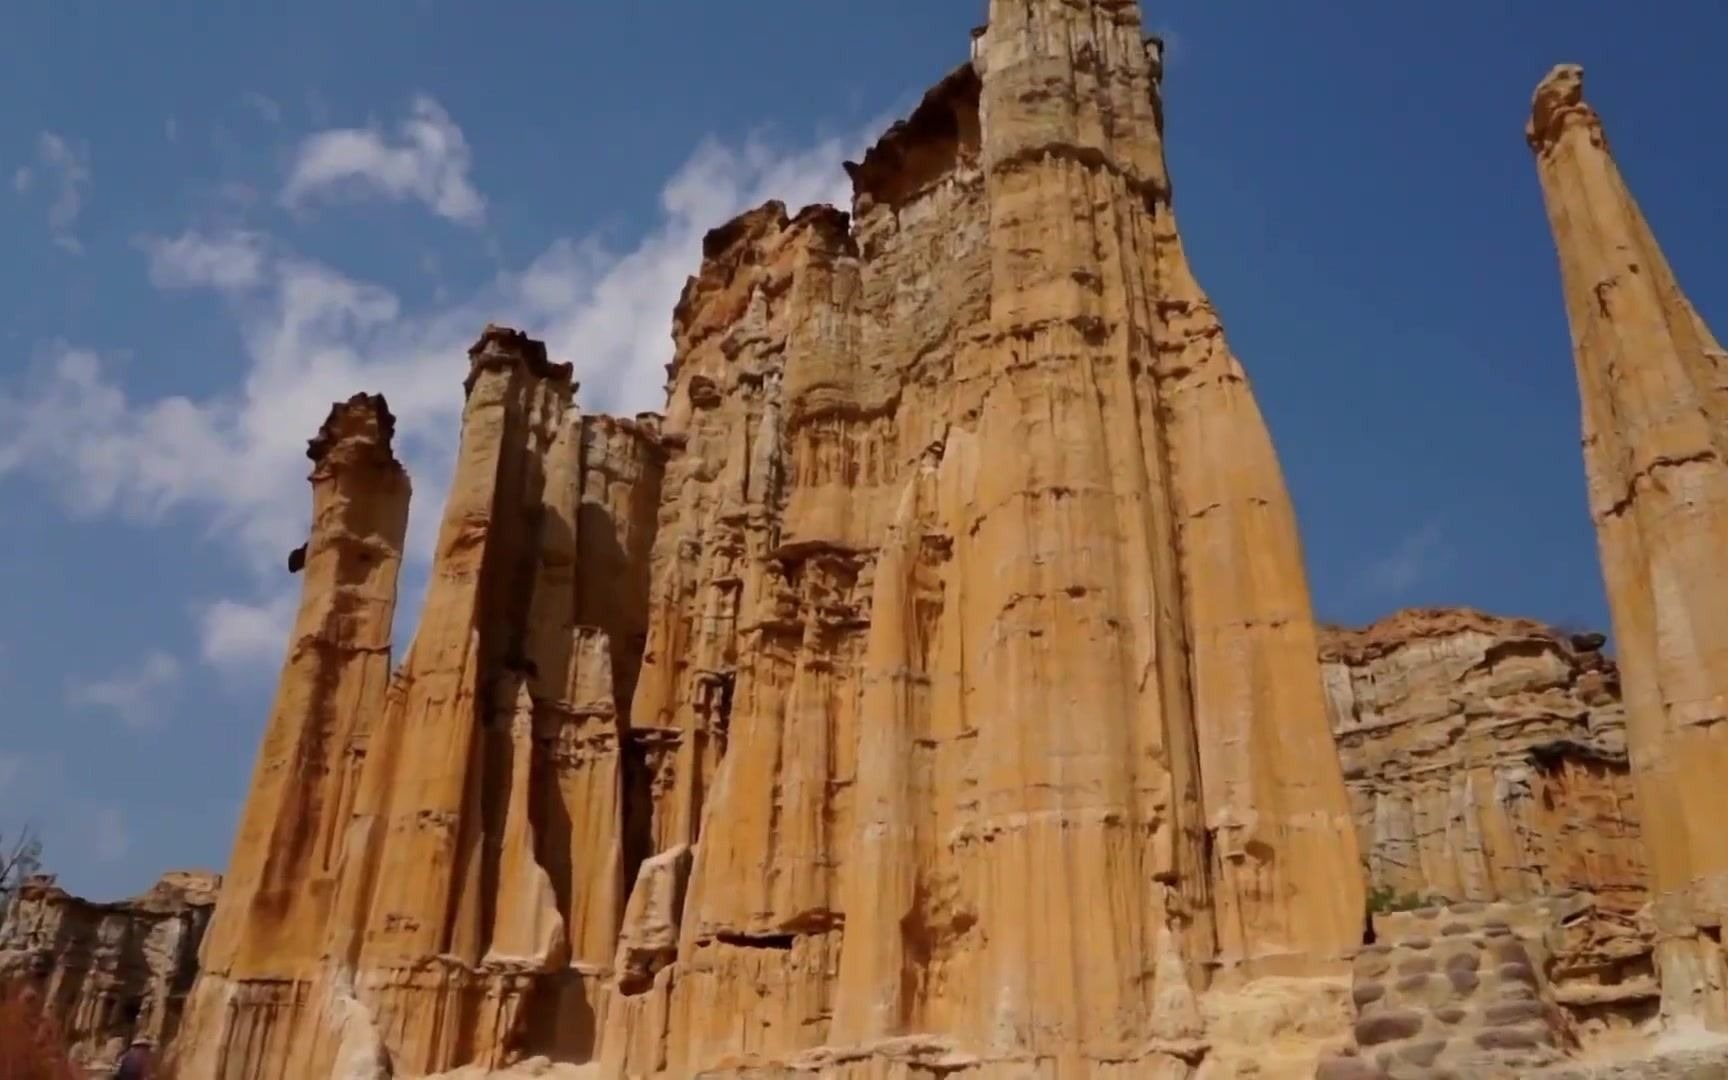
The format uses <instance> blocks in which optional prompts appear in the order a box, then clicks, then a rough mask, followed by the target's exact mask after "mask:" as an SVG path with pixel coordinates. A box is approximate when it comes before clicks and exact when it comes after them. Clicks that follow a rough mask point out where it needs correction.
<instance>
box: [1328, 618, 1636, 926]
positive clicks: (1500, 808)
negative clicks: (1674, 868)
mask: <svg viewBox="0 0 1728 1080" xmlns="http://www.w3.org/2000/svg"><path fill="white" fill-rule="evenodd" d="M1603 644H1604V643H1603V641H1602V639H1601V636H1600V635H1596V634H1578V635H1569V634H1565V633H1562V632H1560V631H1558V630H1555V629H1553V628H1551V627H1548V626H1544V625H1542V624H1541V623H1537V622H1533V621H1531V620H1528V619H1508V618H1502V617H1499V616H1494V615H1487V614H1483V613H1482V612H1478V611H1473V610H1469V609H1464V608H1445V609H1419V610H1408V611H1401V612H1398V613H1397V614H1395V615H1391V616H1388V617H1387V618H1385V619H1382V620H1380V621H1379V622H1376V623H1374V624H1373V625H1371V626H1368V627H1365V628H1363V629H1360V630H1346V629H1342V628H1338V627H1327V628H1324V629H1323V630H1322V632H1321V637H1320V657H1321V671H1322V673H1323V675H1324V678H1325V682H1326V692H1327V703H1328V707H1329V710H1330V714H1331V718H1332V729H1333V732H1334V734H1335V735H1336V737H1337V740H1338V751H1339V754H1340V756H1341V757H1342V759H1343V763H1344V776H1345V782H1346V783H1347V784H1348V786H1349V789H1350V795H1351V803H1352V805H1353V807H1354V811H1355V815H1356V828H1357V831H1358V833H1359V835H1360V837H1361V841H1362V852H1363V856H1364V859H1365V860H1366V863H1367V869H1368V883H1369V887H1370V889H1371V890H1374V891H1376V892H1378V893H1381V894H1383V895H1386V896H1389V897H1400V898H1402V897H1408V896H1415V897H1421V898H1427V897H1431V896H1437V897H1440V898H1444V899H1449V900H1479V901H1482V900H1526V899H1533V898H1536V897H1540V896H1545V895H1548V894H1550V893H1553V892H1557V891H1560V890H1563V889H1574V890H1584V891H1587V892H1590V893H1592V894H1594V895H1595V896H1596V897H1597V899H1598V901H1599V902H1600V903H1601V904H1602V906H1603V907H1604V908H1609V909H1613V910H1616V911H1619V912H1622V913H1625V914H1631V913H1633V912H1635V911H1637V910H1638V909H1639V908H1640V907H1641V906H1643V904H1644V903H1645V902H1646V900H1647V899H1648V891H1647V884H1648V870H1647V868H1646V867H1645V865H1644V855H1643V838H1642V836H1641V835H1640V830H1639V817H1638V808H1637V799H1636V797H1635V796H1634V794H1633V785H1632V779H1631V775H1630V767H1629V765H1628V764H1627V760H1626V748H1625V715H1624V710H1623V708H1622V707H1621V704H1620V688H1619V674H1618V672H1617V671H1616V669H1615V666H1614V663H1613V661H1611V660H1609V659H1607V658H1606V657H1605V656H1604V655H1603V654H1602V652H1601V651H1600V650H1601V648H1602V646H1603Z"/></svg>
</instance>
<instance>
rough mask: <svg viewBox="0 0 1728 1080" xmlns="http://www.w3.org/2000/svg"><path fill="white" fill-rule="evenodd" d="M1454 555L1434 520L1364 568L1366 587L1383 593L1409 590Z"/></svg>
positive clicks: (1362, 583)
mask: <svg viewBox="0 0 1728 1080" xmlns="http://www.w3.org/2000/svg"><path fill="white" fill-rule="evenodd" d="M1450 558H1451V552H1450V551H1449V550H1448V549H1447V544H1446V535H1445V532H1444V531H1443V530H1442V529H1441V527H1440V525H1439V523H1437V522H1430V523H1428V524H1426V525H1423V526H1422V527H1421V528H1418V529H1415V530H1413V531H1411V532H1410V533H1408V534H1406V535H1405V536H1403V537H1402V538H1400V539H1399V541H1398V543H1397V544H1396V545H1395V546H1394V547H1393V548H1392V550H1391V551H1389V552H1387V553H1386V554H1385V555H1383V556H1381V557H1380V558H1378V559H1375V560H1374V561H1372V562H1370V563H1369V564H1368V565H1367V566H1365V567H1363V568H1362V573H1361V576H1360V579H1359V580H1360V582H1361V585H1362V587H1363V588H1366V589H1368V590H1369V591H1371V592H1376V593H1380V594H1383V595H1395V594H1398V593H1402V592H1406V591H1407V590H1409V589H1410V588H1411V587H1412V586H1414V585H1416V584H1417V583H1419V582H1421V581H1422V580H1423V579H1425V578H1427V577H1428V576H1429V575H1430V574H1432V573H1434V572H1435V571H1436V570H1438V569H1439V568H1440V567H1442V566H1444V565H1445V564H1446V562H1447V561H1448V560H1449V559H1450Z"/></svg>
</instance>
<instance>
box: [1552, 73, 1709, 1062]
mask: <svg viewBox="0 0 1728 1080" xmlns="http://www.w3.org/2000/svg"><path fill="white" fill-rule="evenodd" d="M1583 90H1584V83H1583V72H1582V71H1581V69H1579V68H1577V67H1575V66H1571V65H1565V66H1561V67H1557V68H1555V69H1554V70H1553V71H1552V72H1550V73H1549V75H1548V77H1547V78H1545V79H1544V80H1543V81H1542V83H1541V85H1540V86H1538V87H1537V89H1536V94H1535V97H1534V100H1533V101H1532V105H1531V116H1530V122H1529V124H1528V125H1527V127H1526V136H1527V138H1528V141H1529V144H1530V147H1531V149H1532V150H1533V151H1534V153H1535V156H1536V166H1537V173H1538V176H1539V177H1540V179H1541V183H1542V193H1543V197H1544V200H1545V202H1546V204H1547V207H1548V218H1549V223H1550V225H1551V226H1552V228H1553V232H1554V240H1555V246H1556V248H1557V249H1558V252H1559V256H1560V275H1561V280H1562V284H1563V286H1564V291H1565V296H1566V313H1567V318H1568V321H1569V322H1570V324H1571V328H1572V343H1573V351H1574V359H1575V361H1576V365H1577V371H1578V385H1579V397H1580V400H1581V403H1582V406H1583V435H1584V438H1583V446H1584V465H1585V472H1586V474H1587V476H1588V479H1589V495H1590V513H1591V518H1592V520H1593V521H1594V522H1595V525H1596V533H1597V540H1598V543H1599V546H1600V549H1601V556H1602V572H1603V578H1604V581H1605V583H1606V585H1607V592H1608V603H1609V609H1610V612H1611V614H1612V616H1613V620H1614V636H1615V641H1616V644H1617V646H1618V652H1619V658H1620V663H1621V668H1622V672H1623V680H1624V684H1625V697H1626V737H1627V744H1628V750H1629V752H1630V755H1631V760H1632V765H1633V771H1634V776H1635V778H1636V781H1637V785H1638V792H1639V803H1640V806H1641V808H1642V816H1643V819H1644V824H1645V835H1646V836H1647V837H1648V858H1649V862H1650V871H1651V892H1652V895H1653V899H1654V909H1653V911H1654V918H1655V923H1656V927H1657V933H1658V946H1657V961H1658V968H1659V971H1660V974H1661V980H1662V1003H1663V1011H1664V1014H1665V1015H1666V1016H1667V1017H1668V1019H1670V1020H1671V1021H1674V1022H1677V1023H1680V1022H1702V1023H1704V1024H1706V1025H1708V1026H1709V1027H1712V1028H1715V1029H1718V1030H1722V1031H1728V955H1725V954H1724V951H1723V948H1722V930H1723V922H1724V921H1725V919H1728V843H1725V842H1724V840H1723V834H1724V828H1723V827H1724V815H1728V809H1725V807H1728V803H1724V801H1723V800H1722V798H1721V785H1722V777H1723V776H1725V775H1728V548H1725V547H1724V538H1725V537H1728V390H1725V386H1728V384H1725V382H1724V378H1723V371H1724V366H1725V365H1728V353H1724V351H1723V350H1722V348H1721V346H1720V345H1718V344H1717V342H1716V339H1715V337H1714V336H1713V335H1712V334H1711V333H1710V330H1709V329H1708V328H1707V327H1706V326H1705V325H1704V322H1703V320H1702V319H1701V318H1700V317H1699V315H1698V312H1697V310H1696V309H1695V308H1694V307H1693V306H1692V304H1691V303H1690V302H1689V301H1688V300H1687V298H1686V295H1685V294H1684V293H1683V292H1682V291H1681V289H1680V285H1679V283H1678V282H1677V281H1676V280H1675V278H1674V274H1673V271H1672V270H1671V269H1670V268H1669V266H1668V262H1667V260H1666V259H1665V258H1664V257H1663V254H1662V250H1661V248H1660V247H1659V246H1658V245H1657V243H1656V239H1655V237H1654V236H1653V235H1652V233H1651V231H1650V227H1649V225H1648V224H1647V223H1646V222H1645V220H1644V217H1643V214H1642V213H1641V212H1640V211H1639V209H1638V205H1637V203H1636V202H1635V201H1634V199H1633V197H1632V194H1631V192H1630V191H1629V190H1627V187H1626V184H1625V182H1624V181H1623V180H1622V178H1621V176H1620V172H1619V169H1618V167H1617V166H1616V165H1615V162H1614V158H1613V156H1612V154H1611V153H1610V151H1609V147H1608V141H1607V138H1606V136H1605V135H1604V134H1603V129H1602V122H1601V120H1600V118H1599V117H1598V116H1597V114H1596V112H1595V110H1594V109H1592V108H1591V107H1590V106H1589V105H1588V104H1587V103H1586V102H1585V101H1584V93H1583Z"/></svg>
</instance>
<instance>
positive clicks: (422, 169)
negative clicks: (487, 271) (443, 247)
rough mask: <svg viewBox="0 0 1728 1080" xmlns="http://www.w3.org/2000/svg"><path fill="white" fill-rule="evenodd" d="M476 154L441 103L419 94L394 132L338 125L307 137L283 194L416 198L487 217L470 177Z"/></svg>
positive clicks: (291, 200) (455, 213)
mask: <svg viewBox="0 0 1728 1080" xmlns="http://www.w3.org/2000/svg"><path fill="white" fill-rule="evenodd" d="M471 164H472V154H471V153H470V151H469V149H468V140H467V139H466V138H465V137H464V136H463V134H462V129H461V128H460V127H458V126H457V125H456V123H455V121H453V120H451V119H450V114H449V113H447V112H445V111H444V107H443V106H441V105H439V104H438V102H436V101H434V100H433V99H432V98H430V97H428V96H426V95H424V94H422V95H420V96H418V97H416V98H415V99H414V102H413V105H412V107H411V108H410V110H409V114H408V116H407V118H406V119H404V120H403V121H402V122H401V123H400V124H398V125H397V129H396V133H395V135H394V136H393V137H392V136H391V135H389V134H386V133H385V132H383V131H380V130H378V129H377V128H375V127H368V128H337V129H334V130H330V131H320V132H317V133H315V134H313V135H309V136H307V137H306V139H305V140H304V141H302V142H301V144H300V148H299V150H298V151H297V152H296V154H295V156H294V164H293V167H292V169H291V170H290V171H289V174H288V182H287V183H286V184H285V185H284V186H283V189H282V201H283V203H284V204H286V205H287V206H289V207H300V206H304V205H306V204H307V203H309V202H311V201H313V200H315V199H328V198H332V197H337V196H340V195H343V194H349V195H355V194H364V195H377V196H381V197H383V198H386V199H394V200H403V199H417V200H419V201H420V202H422V203H425V204H426V206H427V208H428V209H430V210H431V211H432V212H433V213H435V214H437V215H438V216H439V217H442V218H447V219H449V220H451V221H454V222H456V223H458V224H461V225H479V224H481V223H483V222H484V221H485V220H486V200H485V199H484V198H482V197H481V195H480V192H479V191H477V190H475V188H474V185H473V183H472V182H471V181H470V180H469V178H468V170H469V167H470V166H471Z"/></svg>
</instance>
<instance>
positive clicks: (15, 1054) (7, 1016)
mask: <svg viewBox="0 0 1728 1080" xmlns="http://www.w3.org/2000/svg"><path fill="white" fill-rule="evenodd" d="M79 1075H80V1074H79V1072H78V1069H77V1068H76V1067H75V1066H73V1064H72V1061H71V1059H70V1058H68V1057H67V1056H66V1048H65V1042H64V1040H62V1039H61V1037H60V1028H59V1026H58V1025H57V1024H55V1023H54V1021H53V1020H52V1019H50V1018H49V1017H48V1016H47V1015H46V1014H45V1013H44V1012H43V1011H42V1007H41V1003H40V1001H39V999H38V998H37V996H36V993H35V991H33V990H31V989H29V988H28V987H25V986H21V985H17V984H0V1080H78V1077H79Z"/></svg>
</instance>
